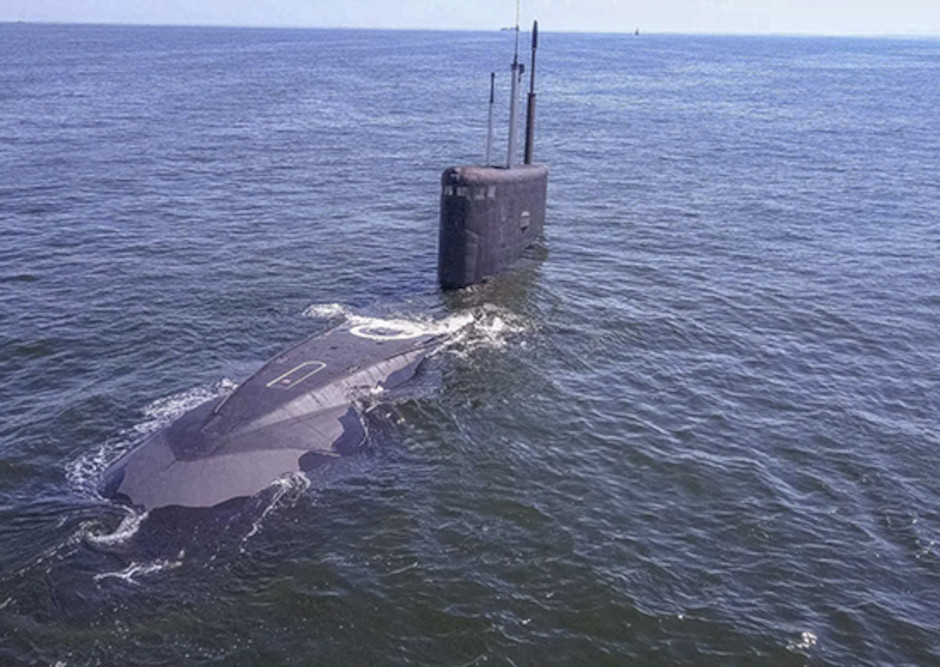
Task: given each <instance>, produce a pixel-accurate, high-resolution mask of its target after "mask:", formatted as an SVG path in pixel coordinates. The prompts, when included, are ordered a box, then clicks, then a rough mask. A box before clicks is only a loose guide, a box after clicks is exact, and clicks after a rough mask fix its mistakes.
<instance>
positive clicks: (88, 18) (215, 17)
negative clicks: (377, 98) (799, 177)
mask: <svg viewBox="0 0 940 667" xmlns="http://www.w3.org/2000/svg"><path fill="white" fill-rule="evenodd" d="M514 14H515V3H514V2H513V0H469V1H464V2H459V1H455V0H332V1H329V0H0V20H6V21H10V20H26V21H57V22H95V23H173V24H187V25H253V26H353V27H386V28H460V29H492V28H496V27H499V26H502V25H508V24H511V23H512V22H513V16H514ZM522 16H523V22H524V23H528V22H529V21H531V19H532V18H538V19H539V20H540V22H541V24H542V26H543V27H544V28H545V29H547V30H578V31H585V30H586V31H598V32H600V31H604V32H606V31H615V32H617V31H632V30H633V29H634V28H636V27H639V28H640V29H641V30H644V31H646V32H736V33H766V32H774V33H810V34H921V35H923V34H928V35H940V0H658V1H657V0H524V1H523V9H522Z"/></svg>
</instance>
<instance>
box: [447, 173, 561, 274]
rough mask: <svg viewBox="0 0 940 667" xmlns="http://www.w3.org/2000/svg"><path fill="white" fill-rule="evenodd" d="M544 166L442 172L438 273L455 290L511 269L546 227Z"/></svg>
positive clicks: (546, 176) (546, 178)
mask: <svg viewBox="0 0 940 667" xmlns="http://www.w3.org/2000/svg"><path fill="white" fill-rule="evenodd" d="M547 189H548V167H546V166H545V165H531V164H527V165H519V166H516V167H513V168H511V169H505V168H500V167H449V168H447V169H445V170H444V172H443V174H442V175H441V217H440V230H439V238H438V262H437V274H438V280H439V282H440V284H441V287H443V288H444V289H456V288H460V287H466V286H468V285H473V284H475V283H478V282H480V281H482V280H483V279H484V278H486V277H487V276H492V275H495V274H497V273H500V272H502V271H505V270H506V269H507V268H509V267H510V266H511V265H512V263H513V262H515V261H516V260H517V259H519V257H520V256H521V255H522V252H523V250H525V249H526V248H528V247H529V246H531V245H532V244H533V243H535V242H536V240H537V239H538V238H539V236H541V234H542V230H543V229H544V227H545V201H546V195H547Z"/></svg>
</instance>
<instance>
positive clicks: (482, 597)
mask: <svg viewBox="0 0 940 667" xmlns="http://www.w3.org/2000/svg"><path fill="white" fill-rule="evenodd" d="M504 37H505V35H502V34H500V33H495V34H486V33H408V32H389V33H385V32H369V31H290V30H287V31H281V30H273V31H265V30H258V31H253V30H203V29H195V28H194V29H171V28H119V27H101V26H38V25H32V26H30V25H8V24H0V43H3V44H4V46H5V47H6V48H3V49H0V80H2V82H3V85H2V90H3V95H2V96H0V111H2V113H0V135H2V136H3V137H5V138H6V139H8V141H4V142H3V146H2V148H0V173H2V174H3V179H2V183H0V190H2V193H0V194H2V196H0V228H2V230H0V231H2V234H0V236H2V238H3V240H4V243H3V244H2V247H0V313H2V317H0V320H2V332H0V377H2V378H3V382H0V637H2V638H3V641H0V663H3V664H21V663H25V664H37V663H38V664H56V663H57V662H66V663H68V664H69V665H78V664H96V663H97V664H118V663H119V664H128V665H131V664H139V663H142V662H154V661H156V662H163V663H166V664H178V663H196V664H199V663H213V664H219V663H225V664H235V665H240V664H244V665H251V664H263V663H285V664H286V663H292V662H296V661H297V660H298V659H302V660H307V661H309V662H317V663H322V664H347V663H350V662H356V663H361V664H387V663H402V664H403V663H411V664H414V663H419V664H472V663H474V662H476V663H481V662H487V663H492V664H499V663H505V664H512V663H514V664H518V665H521V664H533V663H539V664H549V663H552V662H564V663H566V664H623V663H630V662H634V663H638V664H655V663H660V664H665V663H668V664H674V665H701V664H702V663H703V662H706V663H707V662H717V663H726V662H746V663H749V664H768V665H804V664H834V665H835V664H838V665H843V664H869V665H882V664H918V665H920V664H925V665H926V664H935V663H937V662H938V661H940V655H938V649H937V645H936V632H935V628H936V627H938V626H940V617H938V611H937V610H938V609H940V599H938V591H940V586H938V581H940V559H938V549H937V543H938V539H940V538H938V535H940V495H938V489H937V485H936V480H937V479H938V478H940V468H938V465H940V463H938V459H937V457H936V451H937V447H938V446H940V441H938V437H937V433H938V430H940V429H938V421H937V415H938V414H940V404H938V400H940V393H938V392H937V391H935V388H936V387H937V386H938V383H940V376H938V374H937V363H936V360H937V359H938V358H940V334H938V332H940V323H938V319H937V308H938V304H940V297H938V294H937V285H940V273H938V271H940V268H938V267H940V236H938V230H937V225H936V224H935V222H936V221H935V211H937V210H938V209H940V202H938V195H937V189H936V187H935V184H936V183H937V182H940V173H938V169H940V165H938V162H937V160H936V159H935V158H936V155H937V154H940V145H938V138H940V116H938V115H937V113H936V109H937V108H938V107H940V100H938V99H937V92H938V89H937V87H936V85H935V82H936V80H937V78H938V67H940V59H938V44H937V43H935V42H934V41H931V40H890V39H884V40H858V39H798V38H787V39H782V38H730V37H728V38H725V37H681V36H662V35H649V36H647V35H644V36H642V37H640V38H634V37H632V36H631V37H630V38H628V39H624V38H623V37H622V36H616V35H568V34H558V33H554V34H553V33H550V32H549V33H547V34H545V35H544V39H543V46H544V49H543V51H544V59H543V62H542V64H541V65H540V71H542V72H543V73H544V79H542V81H543V85H542V88H541V90H540V91H539V106H540V116H539V125H538V128H537V148H536V159H538V160H540V161H542V160H544V161H545V162H546V163H548V164H550V165H551V166H552V174H553V176H552V182H551V184H550V186H549V188H550V190H549V211H548V216H547V223H546V235H547V240H546V244H545V246H544V247H542V248H537V249H535V250H534V251H533V253H532V254H531V256H530V257H529V258H528V262H526V263H523V265H522V266H521V268H520V269H519V270H518V271H514V272H512V273H511V274H507V275H505V276H501V277H500V278H498V279H495V280H493V281H491V282H490V283H488V284H486V285H482V286H479V287H477V288H473V289H470V290H465V291H461V292H459V293H455V294H441V293H440V292H438V291H437V290H436V286H435V282H434V267H435V264H436V240H437V228H436V226H437V213H438V211H437V207H438V195H439V191H438V183H439V176H440V173H439V170H440V167H441V166H443V164H445V163H461V162H465V161H474V160H475V159H477V158H478V153H479V152H480V149H481V144H482V141H481V139H482V137H483V136H484V134H485V113H481V114H480V115H479V116H474V115H473V113H471V112H470V111H468V110H472V109H474V108H475V105H476V104H477V103H478V102H479V101H480V99H482V98H481V96H480V95H479V93H480V89H478V88H476V87H475V86H474V85H472V81H470V80H469V79H468V80H466V81H464V82H463V83H460V82H459V81H458V79H459V78H460V77H457V78H455V77H453V76H450V75H448V74H446V73H444V74H443V75H442V70H441V54H442V53H448V54H451V56H452V58H453V60H454V62H460V63H463V64H465V65H466V70H467V71H470V70H475V71H480V72H489V71H501V70H502V68H503V67H505V64H506V63H505V62H503V61H504V48H503V47H504V46H506V44H504V43H503V41H501V40H503V38H504ZM509 46H510V47H511V44H510V45H509ZM442 76H443V78H442ZM468 81H469V83H468ZM464 84H467V85H464ZM484 85H485V77H484ZM504 92H505V91H504ZM481 111H483V112H485V109H481ZM474 118H476V120H474ZM441 119H448V120H447V122H441ZM454 119H458V120H459V121H460V122H451V121H452V120H454ZM496 125H497V127H500V126H502V127H505V118H502V119H500V118H497V122H496ZM366 166H367V167H366ZM337 303H338V304H346V305H345V306H343V307H336V306H333V305H330V304H337ZM311 304H315V305H314V306H312V307H311ZM484 304H489V305H484ZM311 308H312V309H311ZM308 309H311V310H310V312H311V316H312V319H311V317H303V316H301V314H302V313H303V312H304V311H306V310H308ZM364 314H368V315H370V316H376V317H379V318H386V319H398V320H405V321H408V322H410V323H412V324H413V325H414V326H442V327H444V328H445V329H446V328H450V327H454V328H457V323H459V322H460V321H462V320H467V319H468V318H471V319H472V320H473V322H472V323H470V324H468V326H467V327H465V328H457V330H455V331H453V332H452V333H451V334H449V338H448V340H449V341H450V344H449V345H448V347H446V348H445V349H442V350H441V352H439V353H438V354H437V355H436V356H433V357H431V358H429V359H428V361H427V363H426V365H425V366H424V367H423V368H422V370H421V372H420V373H419V375H418V377H416V379H415V380H416V381H415V382H413V383H410V384H408V385H407V386H401V387H399V388H398V389H396V390H394V391H390V392H385V393H379V394H375V395H368V396H362V397H360V399H361V400H362V405H363V413H364V415H365V419H366V423H367V426H368V431H369V438H368V441H367V447H366V451H365V452H364V453H363V455H361V456H358V457H352V458H350V459H348V460H346V461H344V462H343V464H342V465H341V466H338V467H334V469H333V470H332V471H331V472H330V473H329V474H325V475H323V476H322V477H317V476H313V477H308V478H306V479H305V478H300V477H292V478H285V479H282V480H278V482H277V483H276V484H274V485H272V486H271V487H269V488H268V489H266V490H265V492H264V493H262V494H260V495H259V496H258V497H257V498H255V499H252V501H251V502H250V503H248V506H247V507H246V508H245V511H244V512H242V513H239V514H236V515H235V516H232V517H226V518H224V519H222V520H219V521H218V522H214V521H213V520H212V518H211V517H208V518H204V519H199V520H189V521H187V520H185V518H183V517H178V518H174V520H172V521H171V520H168V519H167V520H164V519H161V517H160V516H159V515H158V513H153V514H151V515H148V516H146V517H141V516H140V515H134V514H131V515H129V514H128V513H127V512H126V510H124V509H123V508H121V507H119V506H116V505H113V504H111V503H106V502H103V501H101V500H100V499H99V498H98V497H97V496H96V495H95V493H94V489H93V484H94V481H95V478H96V476H97V473H99V472H100V470H101V469H102V468H103V467H104V466H105V464H106V463H107V462H109V461H111V460H113V458H116V457H117V456H119V455H120V453H121V452H123V451H125V450H126V449H128V448H129V447H131V446H132V445H133V443H134V442H137V441H138V440H139V437H140V436H141V435H143V433H138V430H139V431H142V432H149V431H151V430H153V429H155V428H159V425H160V424H165V423H167V421H171V420H172V418H173V416H174V415H177V414H179V411H180V410H183V409H185V407H186V406H187V405H190V403H189V401H190V400H192V401H193V402H197V403H198V402H199V401H200V400H201V399H202V398H208V397H210V396H221V395H223V394H224V393H226V392H230V391H232V390H233V389H234V388H235V381H243V380H244V379H245V378H248V377H249V376H250V375H251V374H252V373H253V372H254V371H256V370H257V369H258V368H259V366H260V365H261V364H262V363H263V362H264V360H266V359H270V358H272V357H273V356H274V355H276V354H278V353H279V352H281V351H282V350H284V349H286V348H287V347H288V346H290V345H291V344H292V343H294V342H296V341H298V340H300V339H302V338H303V337H304V336H306V335H309V334H310V333H311V330H316V328H318V327H323V328H326V327H327V326H329V325H330V324H335V323H342V322H347V323H348V322H350V321H351V320H350V319H349V318H355V317H362V316H364ZM220 378H231V379H232V381H225V382H223V381H220ZM187 390H188V391H187ZM158 397H168V398H167V399H166V404H160V403H155V402H154V401H155V399H157V398H158ZM308 484H309V486H308ZM177 519H178V520H177ZM148 535H149V536H150V537H154V538H156V537H157V536H159V537H160V539H149V537H148ZM161 545H162V546H161ZM363 637H368V641H363Z"/></svg>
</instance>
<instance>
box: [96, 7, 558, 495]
mask: <svg viewBox="0 0 940 667" xmlns="http://www.w3.org/2000/svg"><path fill="white" fill-rule="evenodd" d="M515 30H516V55H515V57H514V59H513V64H512V76H513V78H512V86H511V89H512V101H511V105H510V111H511V113H510V131H509V149H508V157H507V161H506V164H505V165H501V166H492V165H490V152H491V148H492V129H493V128H492V125H493V123H492V117H493V116H492V114H493V100H494V79H495V75H491V77H490V109H489V122H488V132H487V148H486V153H487V155H486V160H485V164H484V165H482V166H468V167H450V168H448V169H446V170H445V171H444V173H443V177H442V182H443V190H442V195H441V218H440V236H439V244H440V245H439V253H438V256H439V262H438V268H439V281H440V284H441V286H442V287H443V288H444V289H451V288H457V287H465V286H467V285H472V284H474V283H477V282H480V281H481V280H483V279H485V278H486V277H488V276H490V275H493V274H495V273H498V272H500V271H503V270H506V269H507V268H509V267H510V266H511V265H512V263H513V262H514V261H515V260H516V259H518V257H519V256H520V255H521V253H522V251H523V250H524V249H525V248H526V247H528V246H529V245H531V244H532V243H534V242H535V240H536V239H537V237H538V235H539V234H540V233H541V231H542V226H543V224H544V220H545V193H546V183H547V176H548V170H547V168H546V167H544V166H542V165H534V164H532V148H533V136H534V134H533V133H534V118H535V115H534V114H535V89H534V86H535V67H534V65H535V50H536V48H537V46H538V24H537V23H536V24H535V25H534V27H533V42H532V44H533V46H532V69H531V84H530V91H529V98H528V103H529V106H528V109H529V110H528V126H527V129H526V148H525V160H524V162H523V163H522V164H516V162H515V153H516V151H517V148H516V142H517V138H516V115H517V99H516V98H517V88H518V84H519V83H520V82H521V78H522V73H523V67H522V65H520V63H519V60H518V43H519V27H518V20H517V22H516V29H515ZM443 342H444V341H443V338H442V335H441V334H438V333H433V332H428V331H427V330H425V329H422V328H419V327H417V326H413V325H408V324H407V323H395V322H384V323H378V324H376V323H373V324H358V325H357V324H355V323H346V324H342V325H340V326H338V327H335V328H333V329H330V330H328V331H326V332H324V333H321V334H318V335H315V336H312V337H310V338H307V339H305V340H303V341H301V342H299V343H297V344H296V345H294V346H293V347H292V348H290V349H288V350H286V351H284V352H282V353H281V354H279V355H277V356H276V357H274V358H273V359H271V360H270V361H268V362H267V363H266V364H264V366H262V367H261V369H260V370H258V371H257V372H256V373H255V374H254V375H252V376H251V377H250V378H248V379H247V380H246V381H245V382H243V383H242V384H241V385H240V386H239V387H238V388H237V389H236V390H235V391H234V392H232V393H231V394H229V395H227V396H224V397H221V398H219V397H217V398H213V399H210V400H208V401H206V402H204V403H202V404H201V405H198V406H197V407H195V408H193V409H191V410H189V411H188V412H186V413H184V414H183V415H182V416H180V417H179V418H177V419H176V421H174V422H173V423H171V424H170V425H168V426H166V427H164V428H162V429H160V430H158V431H156V432H155V433H153V434H151V435H149V436H147V437H145V438H144V439H143V440H142V441H141V442H140V443H138V444H137V445H136V446H134V447H133V448H132V449H131V450H129V451H128V452H127V453H126V454H124V455H123V456H121V457H120V458H119V459H118V460H116V461H115V462H114V463H112V464H111V465H110V466H108V467H107V468H106V469H105V471H104V473H103V475H102V478H101V480H100V483H99V486H98V490H99V493H100V494H101V495H102V496H103V497H105V498H108V499H112V500H115V501H117V502H120V503H123V504H126V505H130V506H134V507H139V508H142V509H143V510H145V511H148V512H149V511H151V510H157V509H160V508H167V507H183V508H213V507H218V506H222V505H226V504H227V503H229V502H233V501H237V500H243V499H246V498H249V497H252V496H255V495H257V494H258V493H260V492H262V491H263V490H264V489H266V488H268V487H269V486H270V485H271V484H272V483H273V482H275V481H276V480H277V479H279V478H280V477H282V476H284V475H288V474H291V473H296V472H310V471H313V470H315V469H317V468H321V467H324V466H327V465H329V464H331V463H332V462H335V461H336V460H337V459H339V458H341V457H344V456H349V455H351V454H353V453H355V452H356V451H358V450H359V448H360V446H361V445H362V444H363V443H364V442H365V439H366V437H367V433H366V428H365V425H364V422H363V420H362V416H361V414H360V413H359V410H358V405H359V399H360V398H361V397H362V396H364V395H367V394H370V393H375V392H377V391H382V390H386V389H391V388H393V387H395V386H397V385H400V384H402V383H403V382H406V381H408V380H409V379H410V378H411V377H413V376H414V374H415V373H416V372H417V370H418V367H419V365H420V364H421V362H422V361H423V360H424V359H425V358H426V357H427V356H428V355H429V354H431V353H432V352H434V350H436V349H437V348H438V347H439V346H440V345H441V344H442V343H443Z"/></svg>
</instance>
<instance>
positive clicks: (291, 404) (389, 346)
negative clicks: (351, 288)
mask: <svg viewBox="0 0 940 667" xmlns="http://www.w3.org/2000/svg"><path fill="white" fill-rule="evenodd" d="M436 342H437V341H436V338H435V337H434V336H432V335H429V334H426V333H421V332H419V331H417V330H415V331H411V330H408V329H401V328H397V329H396V328H390V327H376V326H373V327H368V326H342V327H339V328H336V329H333V330H330V331H328V332H326V333H324V334H321V335H318V336H314V337H312V338H308V339H306V340H304V341H302V342H301V343H299V344H297V345H296V346H294V347H293V348H291V349H289V350H287V351H286V352H284V353H282V354H281V355H279V356H277V357H275V358H274V359H272V360H271V361H269V362H268V363H267V364H265V365H264V366H263V367H262V368H261V369H260V370H259V371H258V372H257V373H255V374H254V375H253V376H252V377H251V378H249V379H248V380H246V381H245V382H244V383H243V384H242V385H241V386H239V387H238V389H236V390H235V391H234V392H233V393H232V394H229V395H228V396H226V397H224V398H216V399H213V400H210V401H207V402H206V403H203V404H201V405H199V406H198V407H196V408H194V409H192V410H190V411H189V412H187V413H185V414H183V415H182V416H181V417H180V418H179V419H177V420H176V421H175V422H173V423H172V424H170V425H169V426H167V427H166V428H163V429H161V430H160V431H157V432H156V433H154V434H153V435H151V436H150V437H148V438H146V439H145V440H144V441H143V442H141V443H140V444H139V445H137V446H136V447H135V448H134V449H132V450H131V451H130V452H128V453H127V454H125V455H124V456H123V457H121V458H120V459H119V460H118V461H116V462H115V463H114V464H112V465H111V466H110V467H109V468H108V469H107V470H106V471H105V473H104V476H103V478H102V481H101V484H100V486H99V491H100V492H101V494H102V495H103V496H105V497H107V498H112V499H115V500H118V501H121V502H124V503H127V504H130V505H133V506H137V507H141V508H143V509H145V510H148V511H149V510H152V509H156V508H160V507H169V506H179V507H214V506H217V505H220V504H222V503H225V502H227V501H229V500H232V499H235V498H243V497H250V496H253V495H255V494H257V493H259V492H260V491H263V490H264V489H265V488H267V487H268V486H269V485H270V484H271V483H272V482H274V481H275V480H276V479H278V478H279V477H281V476H283V475H285V474H289V473H293V472H298V471H309V470H312V469H315V468H317V467H320V466H323V465H326V464H329V463H330V462H331V461H334V460H336V459H337V458H338V457H341V456H345V455H349V454H351V453H354V452H355V451H357V450H358V448H359V446H360V444H361V443H362V442H363V440H364V439H365V436H366V433H365V428H364V426H363V424H362V421H361V419H360V416H359V413H358V410H357V406H356V401H357V398H359V397H360V396H363V395H364V394H367V393H374V392H376V391H379V390H383V389H388V388H391V387H393V386H395V385H397V384H400V383H402V382H404V381H406V380H408V379H409V378H410V377H412V376H413V375H414V373H415V372H416V370H417V367H418V365H419V364H420V362H421V360H422V359H424V357H426V356H427V355H428V353H430V352H431V351H432V350H433V349H434V348H435V344H436Z"/></svg>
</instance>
